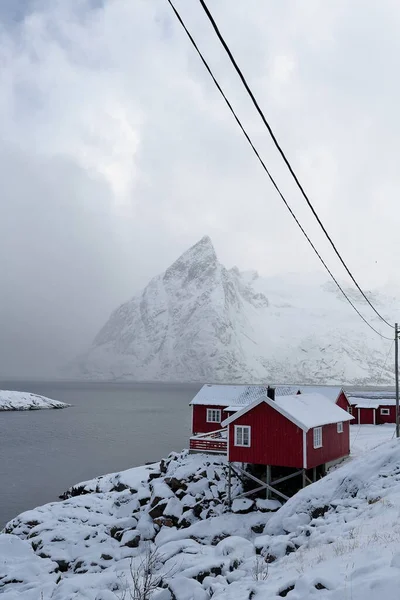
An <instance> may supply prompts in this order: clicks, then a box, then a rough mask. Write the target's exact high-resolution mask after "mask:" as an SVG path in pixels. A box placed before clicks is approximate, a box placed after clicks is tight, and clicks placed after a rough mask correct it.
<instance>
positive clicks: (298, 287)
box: [73, 236, 393, 385]
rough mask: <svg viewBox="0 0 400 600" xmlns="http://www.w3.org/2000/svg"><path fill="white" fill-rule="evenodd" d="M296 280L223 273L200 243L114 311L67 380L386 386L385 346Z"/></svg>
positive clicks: (382, 299)
mask: <svg viewBox="0 0 400 600" xmlns="http://www.w3.org/2000/svg"><path fill="white" fill-rule="evenodd" d="M301 282H302V280H301V279H300V284H299V282H298V281H286V282H279V280H277V278H270V279H268V278H262V277H259V275H258V273H257V272H256V271H246V272H241V271H240V270H239V269H238V268H237V267H233V268H231V269H227V268H226V267H225V266H224V265H222V264H221V263H220V262H219V260H218V257H217V254H216V252H215V249H214V247H213V244H212V241H211V239H210V238H209V237H208V236H204V237H203V238H202V239H201V240H200V241H199V242H197V244H195V245H194V246H192V247H191V248H189V249H188V250H186V251H185V252H184V253H183V254H182V255H181V256H180V257H179V258H178V259H177V260H176V261H174V262H173V263H172V265H171V266H170V267H168V268H167V269H166V270H165V271H164V272H163V273H161V274H159V275H157V276H155V277H153V278H152V279H151V280H150V282H149V283H148V285H147V286H146V287H145V288H144V289H143V290H142V292H141V293H139V294H137V295H136V296H134V297H133V298H131V299H130V300H128V301H127V302H125V303H123V304H122V305H121V306H119V307H117V309H116V310H115V311H113V313H112V314H111V316H110V318H109V319H108V321H107V322H106V323H105V325H104V326H103V327H102V328H101V330H100V331H99V333H98V334H97V336H96V337H95V339H94V341H93V343H92V345H91V347H90V348H89V349H88V351H87V352H86V353H85V354H84V355H81V356H80V357H78V359H77V360H76V361H75V363H74V368H73V370H74V374H75V375H77V376H79V377H83V378H90V379H93V378H96V379H99V378H100V379H130V380H138V381H143V380H152V381H196V382H203V381H213V382H221V383H222V382H232V383H233V382H234V383H240V382H243V383H246V382H265V381H274V382H285V381H288V380H291V381H302V382H304V383H322V382H323V383H347V384H381V385H382V384H386V383H391V381H392V372H391V369H390V367H389V365H386V366H384V359H385V358H386V355H387V352H388V347H387V343H386V345H385V344H382V340H380V339H379V338H377V336H375V334H373V332H371V331H369V330H367V328H366V326H365V324H363V323H362V321H361V320H360V319H359V318H358V317H357V316H356V315H354V316H353V314H352V310H351V308H350V307H348V306H347V305H346V304H345V303H343V302H342V301H341V298H339V296H338V295H337V293H336V289H335V288H333V287H332V286H331V285H330V283H329V282H328V283H326V282H325V283H324V284H322V285H315V286H312V287H311V286H309V285H308V284H304V285H302V283H301ZM374 297H375V298H376V299H377V301H378V302H379V303H380V305H381V306H384V307H386V306H387V305H388V304H391V303H392V302H393V299H389V298H387V297H386V296H383V295H380V294H379V292H374ZM370 320H371V321H372V323H373V324H374V325H375V320H374V317H373V316H372V317H370ZM358 321H359V322H358ZM377 326H379V323H377ZM371 334H372V335H371ZM382 367H383V368H382Z"/></svg>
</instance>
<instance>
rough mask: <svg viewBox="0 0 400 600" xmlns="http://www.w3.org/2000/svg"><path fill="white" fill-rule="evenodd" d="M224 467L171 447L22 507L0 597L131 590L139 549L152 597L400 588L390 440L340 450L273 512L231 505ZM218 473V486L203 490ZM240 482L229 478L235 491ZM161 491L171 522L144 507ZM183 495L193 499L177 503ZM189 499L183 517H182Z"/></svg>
mask: <svg viewBox="0 0 400 600" xmlns="http://www.w3.org/2000/svg"><path fill="white" fill-rule="evenodd" d="M375 430H376V431H377V430H379V427H375ZM386 431H387V432H388V433H390V430H389V429H387V430H386ZM360 435H362V433H361V434H360ZM379 439H380V438H379V436H378V437H377V440H378V441H379ZM226 476H227V466H226V462H225V459H224V458H223V457H210V456H206V455H188V454H187V453H186V452H183V453H181V454H176V453H174V454H172V455H171V456H170V457H169V458H168V459H166V460H163V461H161V463H155V464H153V465H148V466H145V467H139V468H138V469H129V470H128V471H126V472H122V473H114V474H111V475H106V476H104V477H101V478H100V477H99V478H96V479H94V480H92V481H88V482H83V483H81V484H78V485H76V486H74V487H73V488H71V489H70V490H69V491H68V493H67V494H65V497H66V498H67V499H66V500H64V501H63V502H59V503H52V504H48V505H45V506H42V507H39V508H37V509H35V510H32V511H29V512H26V513H23V514H22V515H20V516H19V517H17V518H16V519H14V520H13V521H11V522H10V523H9V524H8V525H7V527H6V532H7V533H3V534H0V596H1V598H2V600H3V599H4V600H15V599H16V598H24V600H25V599H27V600H37V598H43V600H50V599H51V600H73V599H78V598H79V599H80V598H82V599H84V600H111V599H114V600H115V598H123V597H131V596H130V593H132V594H133V592H134V577H133V575H132V573H133V574H134V576H137V579H138V581H139V584H140V582H142V581H143V578H141V574H142V573H143V566H144V565H146V564H148V562H146V560H147V559H146V557H147V558H148V557H150V561H151V565H152V569H151V572H152V573H153V575H154V579H153V582H154V583H155V587H156V588H157V589H154V593H153V594H152V596H151V600H174V599H176V600H189V599H192V598H193V599H197V600H205V599H206V598H209V597H212V598H213V599H215V600H248V599H249V598H254V599H255V600H262V599H264V598H279V597H287V598H288V599H289V600H292V599H293V600H308V599H309V598H315V599H317V598H326V599H327V600H343V599H345V598H349V599H351V600H376V598H380V597H385V598H386V599H387V600H397V598H398V590H399V586H400V553H399V540H400V525H399V523H398V515H399V513H400V444H399V441H398V440H392V441H389V442H386V443H384V444H381V445H380V446H378V447H377V448H374V449H373V450H370V451H367V452H365V454H364V455H362V456H360V457H358V458H355V459H354V460H350V461H347V462H346V463H345V464H344V465H342V466H341V467H339V468H336V469H335V470H334V471H332V472H331V473H330V474H329V475H328V476H327V477H325V478H323V479H321V480H320V481H318V482H317V483H315V484H312V485H310V486H308V487H307V488H306V489H304V490H302V491H300V492H299V493H298V494H296V495H295V496H294V497H293V498H291V499H290V500H289V501H288V502H287V503H286V504H285V505H284V506H282V507H281V508H279V509H278V510H277V511H276V512H268V513H267V512H261V510H256V507H255V506H254V504H255V503H253V505H252V506H251V507H250V506H249V505H247V504H246V506H245V507H244V505H243V502H242V501H240V500H239V501H238V502H237V506H238V507H239V509H241V508H246V509H248V508H252V509H253V510H252V512H250V513H248V514H235V513H229V512H227V511H226V506H225V504H224V500H225V498H226V491H225V489H224V486H225V483H226ZM202 481H206V483H207V485H206V486H199V485H198V484H199V483H200V482H202ZM214 482H218V483H221V484H222V487H221V488H220V489H219V497H218V499H216V498H214V499H213V500H210V499H209V498H208V494H207V490H209V489H210V487H211V486H212V485H214ZM178 484H179V485H178ZM172 488H173V489H172ZM241 491H242V488H241V485H240V482H239V481H238V480H236V479H234V490H233V495H234V496H235V495H238V494H239V493H240V492H241ZM162 492H165V493H166V495H167V498H166V499H165V505H166V506H168V505H169V504H170V508H169V512H171V513H172V512H173V513H174V514H173V515H172V517H173V518H174V519H177V520H178V523H177V524H173V523H172V522H171V519H170V518H169V517H168V516H166V517H165V518H164V517H161V518H159V519H152V518H151V517H150V514H149V513H150V510H151V505H152V503H153V502H155V501H156V500H157V502H160V497H159V494H160V493H162ZM188 496H190V497H192V498H194V499H195V501H196V504H195V505H193V506H195V507H196V506H198V507H199V510H198V511H197V510H196V511H194V510H193V509H192V508H190V506H191V503H189V504H187V503H185V505H184V503H183V499H184V498H187V497H188ZM218 500H219V501H218ZM179 502H181V505H182V507H184V508H185V509H187V510H185V511H184V512H183V514H182V517H180V516H179V513H180V508H178V507H179ZM257 504H259V506H260V508H263V509H264V510H265V509H267V508H269V509H271V510H275V509H276V508H277V506H276V504H274V502H273V501H268V502H267V501H264V502H261V501H259V502H258V503H257ZM191 511H192V518H191V520H190V519H188V520H187V522H186V523H182V522H179V520H180V518H185V515H187V514H188V513H189V512H191ZM163 519H164V520H163ZM190 521H191V522H190ZM259 530H262V534H261V535H259V534H257V533H255V532H256V531H259Z"/></svg>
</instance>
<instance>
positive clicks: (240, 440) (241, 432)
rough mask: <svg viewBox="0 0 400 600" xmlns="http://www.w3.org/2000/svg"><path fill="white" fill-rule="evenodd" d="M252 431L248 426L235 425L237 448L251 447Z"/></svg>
mask: <svg viewBox="0 0 400 600" xmlns="http://www.w3.org/2000/svg"><path fill="white" fill-rule="evenodd" d="M250 431H251V427H249V426H248V425H235V446H246V447H247V448H249V447H250Z"/></svg>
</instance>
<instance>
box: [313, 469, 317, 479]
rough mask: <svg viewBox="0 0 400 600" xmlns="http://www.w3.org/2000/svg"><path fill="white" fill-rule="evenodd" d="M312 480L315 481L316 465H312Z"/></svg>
mask: <svg viewBox="0 0 400 600" xmlns="http://www.w3.org/2000/svg"><path fill="white" fill-rule="evenodd" d="M312 480H313V481H317V467H313V470H312Z"/></svg>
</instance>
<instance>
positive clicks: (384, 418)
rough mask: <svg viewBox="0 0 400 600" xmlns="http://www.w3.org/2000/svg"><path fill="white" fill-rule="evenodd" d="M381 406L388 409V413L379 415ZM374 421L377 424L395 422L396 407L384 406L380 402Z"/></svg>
mask: <svg viewBox="0 0 400 600" xmlns="http://www.w3.org/2000/svg"><path fill="white" fill-rule="evenodd" d="M381 408H387V409H389V414H388V415H381ZM376 422H377V424H378V425H382V424H383V423H396V407H395V406H388V405H386V406H385V404H382V405H381V406H380V407H379V408H377V409H376Z"/></svg>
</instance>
